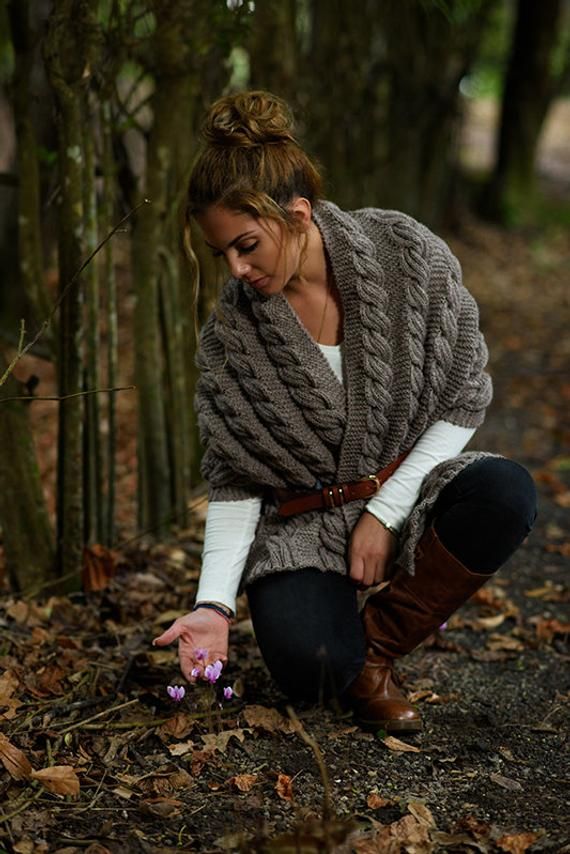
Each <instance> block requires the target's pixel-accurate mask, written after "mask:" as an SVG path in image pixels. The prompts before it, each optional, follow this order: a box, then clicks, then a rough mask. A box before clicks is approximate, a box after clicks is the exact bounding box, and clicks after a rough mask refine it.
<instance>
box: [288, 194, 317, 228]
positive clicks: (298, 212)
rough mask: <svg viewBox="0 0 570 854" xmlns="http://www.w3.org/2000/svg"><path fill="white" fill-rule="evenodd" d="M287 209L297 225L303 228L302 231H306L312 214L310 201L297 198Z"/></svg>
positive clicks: (300, 197) (302, 197) (301, 197)
mask: <svg viewBox="0 0 570 854" xmlns="http://www.w3.org/2000/svg"><path fill="white" fill-rule="evenodd" d="M288 208H289V211H290V213H291V214H292V215H293V216H294V217H295V219H296V220H297V223H298V224H299V225H301V226H302V227H303V230H306V229H308V227H309V225H310V224H311V217H312V214H313V206H312V204H311V203H310V201H309V200H308V199H306V198H305V197H304V196H297V197H296V198H294V199H293V201H292V202H291V203H290V204H289V205H288Z"/></svg>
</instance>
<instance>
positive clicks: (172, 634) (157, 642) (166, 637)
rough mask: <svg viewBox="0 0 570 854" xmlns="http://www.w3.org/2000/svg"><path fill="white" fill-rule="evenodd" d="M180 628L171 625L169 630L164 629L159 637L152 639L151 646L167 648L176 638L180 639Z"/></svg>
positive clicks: (174, 624)
mask: <svg viewBox="0 0 570 854" xmlns="http://www.w3.org/2000/svg"><path fill="white" fill-rule="evenodd" d="M180 631H181V629H180V626H179V625H177V624H176V623H173V624H172V625H171V626H170V628H168V629H166V631H165V632H163V633H162V634H161V635H159V636H158V637H157V638H154V640H153V642H152V645H153V646H167V645H168V644H169V643H172V642H173V641H175V640H176V638H178V637H180Z"/></svg>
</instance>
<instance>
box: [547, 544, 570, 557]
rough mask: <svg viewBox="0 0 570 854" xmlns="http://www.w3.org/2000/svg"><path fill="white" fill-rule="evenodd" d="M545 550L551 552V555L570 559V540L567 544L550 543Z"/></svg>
mask: <svg viewBox="0 0 570 854" xmlns="http://www.w3.org/2000/svg"><path fill="white" fill-rule="evenodd" d="M544 550H545V551H547V552H550V554H556V555H562V557H570V540H567V541H566V542H565V543H556V544H552V543H548V544H547V545H546V546H545V547H544Z"/></svg>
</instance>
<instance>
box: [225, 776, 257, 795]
mask: <svg viewBox="0 0 570 854" xmlns="http://www.w3.org/2000/svg"><path fill="white" fill-rule="evenodd" d="M227 782H228V783H229V785H230V786H235V788H236V789H238V790H239V791H240V792H249V791H250V790H251V788H252V786H253V785H254V784H255V783H257V774H236V775H235V776H234V777H230V779H229V780H228V781H227Z"/></svg>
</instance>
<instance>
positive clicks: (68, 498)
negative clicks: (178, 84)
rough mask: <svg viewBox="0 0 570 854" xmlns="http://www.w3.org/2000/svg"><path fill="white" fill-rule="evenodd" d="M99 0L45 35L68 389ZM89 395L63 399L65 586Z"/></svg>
mask: <svg viewBox="0 0 570 854" xmlns="http://www.w3.org/2000/svg"><path fill="white" fill-rule="evenodd" d="M95 12H96V9H95V6H94V4H93V3H90V2H89V0H54V3H53V8H52V14H51V16H50V19H49V24H48V31H47V36H46V42H45V61H46V67H47V70H48V76H49V79H50V82H51V85H52V87H53V90H54V93H55V96H56V103H57V108H58V116H57V121H58V137H59V172H60V191H61V201H60V219H59V283H60V285H59V287H60V294H62V293H63V291H64V290H65V297H64V299H63V301H62V303H61V308H60V311H61V316H60V335H59V353H58V387H59V394H60V395H61V396H66V395H77V394H78V393H79V392H80V391H81V390H82V361H83V347H82V336H83V324H82V307H83V298H82V293H83V282H84V277H83V276H82V275H78V273H79V270H80V268H81V264H82V262H83V260H84V258H85V244H84V240H85V230H84V218H83V216H84V213H83V181H84V180H85V175H84V170H85V167H84V153H83V138H82V125H83V121H84V99H85V90H86V85H87V80H88V76H89V69H90V68H91V67H92V63H93V55H92V54H93V43H92V39H93V37H94V35H95V32H96V30H95V26H94V18H93V16H94V14H95ZM83 535H84V518H83V399H82V398H81V397H73V398H71V399H67V400H61V401H60V404H59V432H58V473H57V551H58V561H57V569H58V572H59V573H60V576H62V577H63V578H64V579H65V581H66V584H65V589H74V588H77V587H78V585H79V581H80V570H81V558H82V549H83V542H84V539H83Z"/></svg>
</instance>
